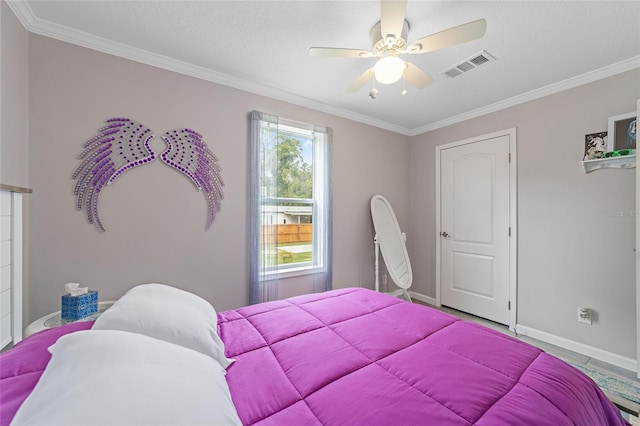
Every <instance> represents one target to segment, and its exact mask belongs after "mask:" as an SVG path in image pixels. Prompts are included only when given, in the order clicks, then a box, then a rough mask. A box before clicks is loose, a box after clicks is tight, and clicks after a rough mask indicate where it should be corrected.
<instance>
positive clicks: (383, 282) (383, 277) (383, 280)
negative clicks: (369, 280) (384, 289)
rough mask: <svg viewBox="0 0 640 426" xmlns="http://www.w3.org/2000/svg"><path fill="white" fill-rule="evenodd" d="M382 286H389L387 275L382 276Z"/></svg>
mask: <svg viewBox="0 0 640 426" xmlns="http://www.w3.org/2000/svg"><path fill="white" fill-rule="evenodd" d="M382 284H383V285H387V274H382Z"/></svg>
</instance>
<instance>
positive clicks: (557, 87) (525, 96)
mask: <svg viewBox="0 0 640 426" xmlns="http://www.w3.org/2000/svg"><path fill="white" fill-rule="evenodd" d="M636 68H640V55H638V56H633V57H631V58H629V59H625V60H623V61H620V62H616V63H614V64H611V65H607V66H606V67H602V68H599V69H597V70H594V71H590V72H587V73H584V74H581V75H577V76H575V77H570V78H567V79H566V80H562V81H558V82H556V83H552V84H549V85H547V86H544V87H540V88H538V89H534V90H530V91H529V92H526V93H522V94H520V95H516V96H513V97H511V98H507V99H504V100H502V101H498V102H495V103H493V104H490V105H486V106H483V107H481V108H476V109H474V110H472V111H468V112H465V113H462V114H458V115H455V116H453V117H448V118H445V119H443V120H440V121H436V122H433V123H430V124H427V125H425V126H422V127H417V128H415V129H412V130H410V133H409V136H416V135H419V134H422V133H425V132H430V131H432V130H436V129H440V128H442V127H447V126H451V125H453V124H456V123H460V122H463V121H466V120H470V119H472V118H476V117H480V116H483V115H486V114H490V113H492V112H496V111H500V110H503V109H507V108H511V107H514V106H516V105H520V104H523V103H525V102H529V101H533V100H536V99H540V98H543V97H545V96H549V95H553V94H555V93H559V92H562V91H564V90H568V89H573V88H574V87H578V86H582V85H583V84H588V83H593V82H594V81H598V80H602V79H604V78H607V77H611V76H614V75H617V74H621V73H623V72H627V71H631V70H633V69H636Z"/></svg>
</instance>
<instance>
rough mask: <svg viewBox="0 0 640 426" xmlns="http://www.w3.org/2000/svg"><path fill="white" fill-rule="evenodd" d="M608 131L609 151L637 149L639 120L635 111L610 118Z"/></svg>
mask: <svg viewBox="0 0 640 426" xmlns="http://www.w3.org/2000/svg"><path fill="white" fill-rule="evenodd" d="M608 130H609V132H608V134H609V137H608V146H607V151H617V150H620V149H636V140H637V118H636V112H635V111H634V112H628V113H626V114H620V115H616V116H613V117H609V129H608Z"/></svg>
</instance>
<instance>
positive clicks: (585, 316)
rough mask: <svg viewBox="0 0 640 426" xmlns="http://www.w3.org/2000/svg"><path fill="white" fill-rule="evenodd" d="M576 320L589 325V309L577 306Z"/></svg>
mask: <svg viewBox="0 0 640 426" xmlns="http://www.w3.org/2000/svg"><path fill="white" fill-rule="evenodd" d="M578 322H581V323H583V324H589V325H591V324H592V322H591V309H589V308H578Z"/></svg>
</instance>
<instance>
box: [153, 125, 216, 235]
mask: <svg viewBox="0 0 640 426" xmlns="http://www.w3.org/2000/svg"><path fill="white" fill-rule="evenodd" d="M162 139H163V140H164V141H165V142H166V144H167V149H166V150H165V151H164V152H163V153H162V154H160V160H162V162H164V163H165V164H167V165H169V166H170V167H173V168H174V169H176V170H177V171H179V172H180V173H182V174H184V175H185V176H187V177H188V178H189V179H191V181H192V182H193V184H194V185H195V186H196V188H197V189H198V190H202V191H203V193H204V196H205V198H206V200H207V209H208V216H207V225H206V227H205V229H209V227H211V224H212V223H213V221H214V220H215V218H216V213H217V212H219V211H220V203H221V201H222V199H223V198H224V196H223V194H222V187H223V186H224V182H223V181H222V178H221V176H220V172H221V169H220V166H219V165H218V158H217V157H216V156H215V155H214V154H213V152H211V151H210V150H209V148H208V147H207V144H206V143H204V142H203V141H202V135H201V134H200V133H198V132H196V131H194V130H191V129H176V130H170V131H168V132H167V133H165V134H164V135H163V136H162Z"/></svg>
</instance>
